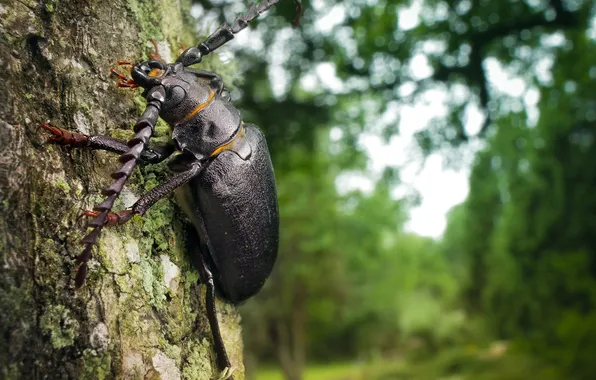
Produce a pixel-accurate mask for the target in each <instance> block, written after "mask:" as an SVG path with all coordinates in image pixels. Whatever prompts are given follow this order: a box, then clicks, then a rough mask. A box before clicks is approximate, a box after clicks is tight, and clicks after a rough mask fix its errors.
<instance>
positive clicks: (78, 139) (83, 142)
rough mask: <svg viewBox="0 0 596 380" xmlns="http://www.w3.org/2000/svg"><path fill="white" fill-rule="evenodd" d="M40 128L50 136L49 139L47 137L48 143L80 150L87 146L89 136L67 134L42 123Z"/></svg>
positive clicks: (67, 132)
mask: <svg viewBox="0 0 596 380" xmlns="http://www.w3.org/2000/svg"><path fill="white" fill-rule="evenodd" d="M41 128H43V129H45V130H46V131H48V132H50V134H51V135H50V137H48V143H51V144H58V145H68V146H72V147H74V148H82V147H86V146H88V145H89V136H86V135H82V134H80V133H74V132H69V131H66V130H64V129H60V128H57V127H54V126H53V125H50V124H48V123H43V124H42V125H41Z"/></svg>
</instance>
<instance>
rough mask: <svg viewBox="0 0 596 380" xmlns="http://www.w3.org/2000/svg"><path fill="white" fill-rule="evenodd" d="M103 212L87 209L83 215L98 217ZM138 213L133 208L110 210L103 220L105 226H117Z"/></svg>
mask: <svg viewBox="0 0 596 380" xmlns="http://www.w3.org/2000/svg"><path fill="white" fill-rule="evenodd" d="M101 214H102V213H101V212H99V211H91V210H85V211H83V216H92V217H96V216H99V215H101ZM135 214H137V212H136V211H133V210H122V211H117V212H108V213H107V214H106V215H105V220H104V222H103V225H104V226H115V225H117V224H124V223H126V222H128V221H129V220H130V219H131V218H132V217H133V216H135Z"/></svg>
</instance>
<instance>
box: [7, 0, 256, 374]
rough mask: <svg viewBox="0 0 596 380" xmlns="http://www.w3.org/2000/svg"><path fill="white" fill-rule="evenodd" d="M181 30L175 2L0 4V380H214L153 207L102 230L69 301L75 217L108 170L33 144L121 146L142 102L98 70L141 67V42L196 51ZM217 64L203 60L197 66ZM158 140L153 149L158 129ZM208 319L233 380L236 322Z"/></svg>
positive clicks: (232, 315)
mask: <svg viewBox="0 0 596 380" xmlns="http://www.w3.org/2000/svg"><path fill="white" fill-rule="evenodd" d="M193 31H194V24H193V20H192V19H191V17H190V1H188V0H161V1H158V0H150V1H149V0H148V1H141V0H133V1H111V2H106V1H96V0H88V1H81V2H74V1H62V0H51V1H29V0H1V1H0V70H1V72H2V73H3V75H2V87H3V90H2V91H0V210H1V213H2V217H1V218H0V330H1V331H0V378H3V379H4V378H5V379H25V378H26V379H41V378H58V379H113V378H124V379H141V378H145V379H209V378H213V377H215V376H216V372H217V371H216V369H215V364H214V352H213V350H212V346H211V334H210V332H209V326H208V322H207V318H206V316H205V309H204V288H203V287H202V286H201V285H199V284H198V273H197V271H196V269H195V268H194V267H193V265H192V260H191V257H190V254H191V253H189V252H188V250H187V249H186V242H185V234H184V228H185V221H184V219H185V218H184V216H183V215H182V213H181V211H180V209H179V208H178V207H177V206H176V205H175V204H174V203H173V201H171V200H163V201H160V202H159V203H158V204H156V205H155V206H154V207H153V208H152V209H151V210H150V211H149V212H148V213H147V214H146V216H145V217H143V218H142V219H141V218H139V217H135V218H134V219H133V221H132V222H130V223H128V224H127V225H125V226H121V227H116V228H111V229H104V232H103V234H102V237H101V241H100V244H99V249H96V250H95V252H94V258H93V260H92V262H91V267H90V273H89V276H88V280H87V283H86V285H85V286H84V287H83V288H82V289H80V290H75V289H74V284H73V281H72V279H73V271H74V268H75V260H74V258H75V257H76V256H77V255H78V254H79V253H80V250H81V245H80V243H79V241H80V239H81V238H82V237H83V236H84V233H85V231H86V230H85V228H84V227H85V225H84V221H83V220H81V218H80V217H79V216H80V213H81V211H82V210H84V209H90V208H92V207H93V205H94V204H95V203H97V202H98V201H100V200H101V196H100V190H101V188H103V187H105V186H106V185H108V184H109V183H110V177H109V174H110V173H111V172H112V171H113V170H114V169H115V168H116V167H117V159H116V156H114V155H113V154H110V153H106V152H97V151H93V152H90V151H85V150H70V149H66V148H62V147H57V146H51V145H46V144H44V136H43V133H41V132H40V131H38V126H39V125H40V124H41V123H42V122H44V121H46V120H52V122H54V123H55V124H56V125H58V126H60V127H62V128H65V129H69V130H72V131H77V132H81V133H86V134H103V135H110V136H113V137H118V138H127V137H130V136H131V135H132V125H134V122H135V119H136V117H138V116H139V115H140V111H141V110H142V102H141V101H142V99H141V98H140V96H139V94H138V93H136V92H135V91H126V90H121V89H118V88H117V87H116V85H115V82H114V81H113V79H112V78H110V75H109V68H110V67H111V66H112V65H113V64H114V62H115V61H118V60H133V61H138V60H142V59H146V58H147V53H148V52H149V51H150V47H151V44H150V43H149V40H150V39H155V40H157V41H158V42H159V46H160V49H162V50H160V53H161V54H162V55H163V56H164V57H166V56H174V57H175V53H176V52H177V51H178V49H179V48H180V46H182V45H184V46H191V45H193V44H196V42H197V37H196V36H195V33H194V32H193ZM164 48H165V49H166V50H165V51H164V50H163V49H164ZM168 50H169V51H168ZM220 66H221V63H220V62H219V61H218V60H217V57H215V56H214V58H211V59H210V60H209V62H207V65H206V67H208V68H209V69H215V70H217V69H218V68H219V67H220ZM226 71H229V69H226ZM157 135H158V136H157V137H158V138H162V139H163V138H166V137H167V136H166V135H167V128H166V127H165V126H164V125H160V126H159V127H158V133H157ZM165 175H167V170H165V168H164V166H154V167H150V166H147V167H143V168H140V169H138V170H137V171H136V172H135V174H134V175H133V177H132V178H131V180H130V181H129V183H128V185H127V190H126V192H125V193H124V194H123V196H122V197H121V199H120V200H119V201H118V203H117V204H116V208H124V207H126V206H129V205H130V204H131V203H132V202H134V200H135V199H136V198H137V197H138V196H139V195H140V194H141V193H142V192H144V191H146V190H147V189H150V188H151V187H153V186H155V185H156V184H157V183H158V182H159V181H161V180H163V178H164V177H165ZM218 307H219V310H220V312H219V318H220V321H221V323H222V334H223V336H224V339H225V341H226V346H227V348H228V351H229V354H230V356H231V359H232V362H233V365H234V367H235V368H236V371H235V373H234V374H235V378H236V379H242V378H243V372H244V368H243V365H242V341H241V338H240V336H241V335H240V327H239V316H238V313H237V312H236V310H235V308H233V307H231V306H230V305H226V304H224V303H221V302H219V303H218Z"/></svg>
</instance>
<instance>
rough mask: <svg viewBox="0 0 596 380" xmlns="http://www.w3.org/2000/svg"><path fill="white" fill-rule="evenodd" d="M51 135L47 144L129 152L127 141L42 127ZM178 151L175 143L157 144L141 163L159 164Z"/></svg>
mask: <svg viewBox="0 0 596 380" xmlns="http://www.w3.org/2000/svg"><path fill="white" fill-rule="evenodd" d="M40 127H41V128H43V129H44V130H46V131H48V132H50V133H51V135H50V137H48V140H47V142H48V143H50V144H56V145H62V146H67V147H71V148H90V149H97V150H105V151H108V152H113V153H117V154H123V153H126V152H127V151H128V149H129V148H128V145H126V141H122V140H118V139H115V138H112V137H108V136H99V135H94V136H87V135H83V134H80V133H76V132H70V131H67V130H65V129H61V128H58V127H55V126H53V125H51V124H49V123H44V124H42V125H41V126H40ZM175 150H176V146H175V145H174V143H173V142H168V143H165V144H155V145H154V146H152V147H151V148H149V149H147V150H145V151H143V153H142V154H141V161H143V162H144V163H147V164H157V163H160V162H162V161H163V160H165V159H166V158H168V157H170V156H171V155H172V153H174V151H175Z"/></svg>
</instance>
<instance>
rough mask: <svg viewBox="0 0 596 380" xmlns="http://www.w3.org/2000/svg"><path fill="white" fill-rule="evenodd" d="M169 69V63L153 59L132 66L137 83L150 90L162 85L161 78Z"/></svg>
mask: <svg viewBox="0 0 596 380" xmlns="http://www.w3.org/2000/svg"><path fill="white" fill-rule="evenodd" d="M167 71H168V65H167V64H165V63H163V62H160V61H154V60H151V61H145V62H141V63H137V64H135V65H134V66H133V67H132V71H131V75H132V79H133V81H134V82H135V84H137V85H139V86H140V87H143V88H144V89H146V90H148V89H150V88H152V87H155V86H159V85H161V79H162V78H163V77H164V76H165V75H166V73H167Z"/></svg>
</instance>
